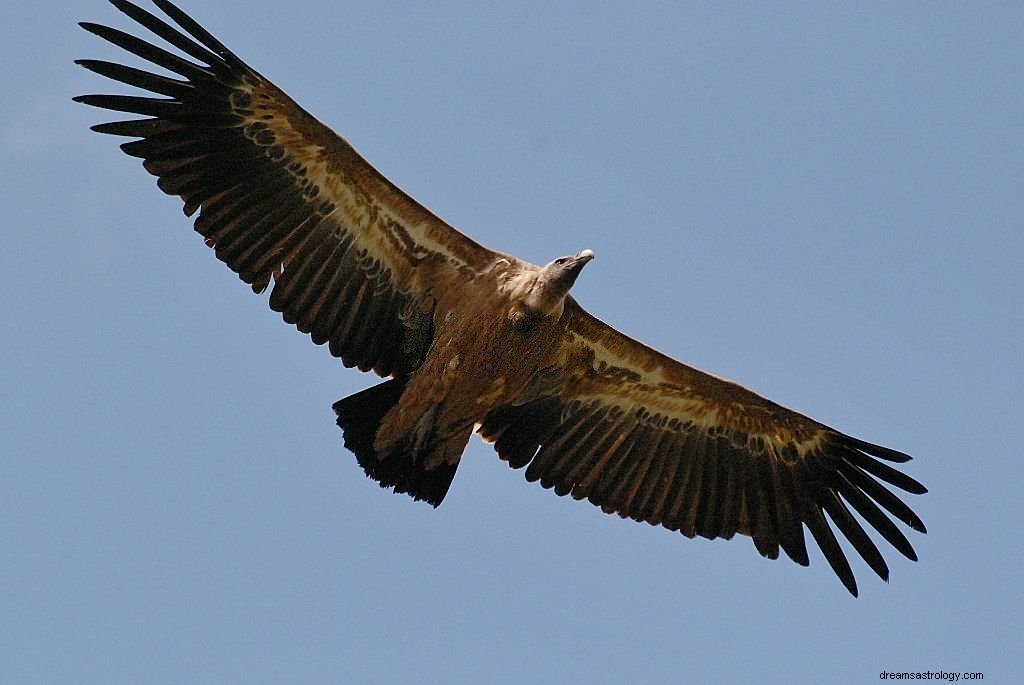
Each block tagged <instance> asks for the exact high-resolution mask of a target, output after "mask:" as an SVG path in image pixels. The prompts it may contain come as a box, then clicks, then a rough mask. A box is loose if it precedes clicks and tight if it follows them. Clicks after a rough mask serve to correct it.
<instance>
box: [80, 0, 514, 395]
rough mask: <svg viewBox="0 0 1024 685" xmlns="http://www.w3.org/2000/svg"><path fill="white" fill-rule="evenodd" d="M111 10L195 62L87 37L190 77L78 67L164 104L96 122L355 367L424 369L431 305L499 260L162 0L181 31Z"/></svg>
mask: <svg viewBox="0 0 1024 685" xmlns="http://www.w3.org/2000/svg"><path fill="white" fill-rule="evenodd" d="M112 2H113V4H114V5H115V6H116V7H117V8H118V9H119V10H121V11H122V12H124V13H125V14H127V15H128V16H129V17H131V18H132V19H134V20H135V21H136V22H138V23H139V24H141V25H142V26H144V27H145V28H147V29H149V30H150V31H152V32H153V33H154V34H156V35H157V36H158V37H160V38H162V39H164V40H165V41H167V42H168V43H169V44H170V45H172V46H174V47H175V48H177V49H178V50H180V51H181V52H182V53H184V54H185V55H187V57H189V58H191V59H186V58H183V57H181V56H179V55H176V54H174V53H172V52H169V51H167V50H164V49H163V48H160V47H157V46H155V45H152V44H150V43H148V42H146V41H143V40H141V39H139V38H136V37H134V36H132V35H130V34H127V33H124V32H122V31H119V30H117V29H113V28H109V27H106V26H100V25H97V24H92V23H83V24H82V26H83V28H85V29H86V30H87V31H90V32H91V33H94V34H96V35H98V36H100V37H101V38H104V39H105V40H107V41H110V42H111V43H113V44H115V45H117V46H119V47H121V48H123V49H125V50H127V51H128V52H131V53H133V54H135V55H137V56H139V57H142V58H143V59H145V60H148V61H149V62H151V63H153V64H154V65H156V66H159V67H163V68H164V69H167V70H169V71H170V72H172V73H174V74H177V75H178V76H180V77H182V78H181V79H178V78H168V77H166V76H162V75H158V74H155V73H151V72H148V71H143V70H140V69H136V68H133V67H129V66H124V65H120V64H115V63H111V62H105V61H99V60H79V61H78V64H81V65H82V66H84V67H86V68H87V69H90V70H92V71H94V72H96V73H98V74H101V75H103V76H106V77H109V78H111V79H113V80H115V81H119V82H122V83H125V84H128V85H131V86H136V87H139V88H142V89H143V90H146V91H150V92H151V93H154V94H157V95H160V96H164V97H138V96H126V95H84V96H79V97H77V98H75V99H76V100H77V101H79V102H83V103H86V104H89V105H93V106H96V107H102V108H105V109H109V110H114V111H117V112H129V113H132V114H137V115H142V116H143V117H145V118H142V119H132V120H129V121H117V122H113V123H107V124H99V125H97V126H94V127H93V129H94V130H96V131H98V132H100V133H109V134H114V135H119V136H128V137H133V138H138V139H139V140H136V141H132V142H128V143H125V144H123V145H122V146H121V148H122V149H123V150H124V151H125V152H126V153H127V154H129V155H131V156H133V157H140V158H142V159H143V160H144V162H143V166H144V167H145V168H146V170H147V171H149V172H150V173H152V174H153V175H155V176H157V178H158V181H157V185H158V186H159V187H160V189H161V190H163V191H164V192H166V193H168V194H170V195H178V196H180V197H181V198H182V200H184V211H185V214H186V215H189V216H192V215H193V214H194V213H195V212H197V211H198V212H199V216H198V217H197V218H196V220H195V229H196V231H198V232H199V233H200V234H202V235H203V237H204V238H205V239H206V243H207V245H209V246H210V247H212V248H213V249H214V252H215V254H216V255H217V257H218V258H219V259H220V260H221V261H223V262H225V263H226V264H227V265H228V266H229V267H230V268H231V269H232V270H233V271H234V272H235V273H237V274H238V275H239V276H240V277H241V279H242V280H243V281H245V282H246V283H248V284H250V285H251V286H252V288H253V290H254V291H256V292H262V291H263V290H265V289H266V288H267V287H268V286H269V285H270V283H271V281H273V282H274V288H273V291H272V292H271V295H270V305H271V307H272V308H274V309H275V310H277V311H279V312H282V313H283V315H284V318H285V320H286V321H288V322H289V323H294V324H296V325H297V326H298V328H299V330H301V331H303V332H306V333H309V334H310V335H311V336H312V338H313V340H314V342H316V343H317V344H322V343H329V347H330V351H331V353H332V354H333V355H335V356H337V357H340V358H341V359H342V360H343V361H344V363H345V364H346V365H348V366H357V367H359V368H360V369H361V370H369V369H373V370H374V371H376V372H377V373H378V374H380V375H382V376H387V375H390V374H396V373H397V374H401V373H407V372H409V371H411V370H413V369H415V368H416V367H417V366H418V365H419V364H420V363H421V362H422V359H423V356H424V355H425V354H426V350H427V349H428V347H429V345H430V341H431V339H432V336H433V319H432V317H433V307H434V305H435V303H436V301H437V300H438V299H439V297H440V295H441V293H443V292H446V291H449V290H450V289H459V288H462V287H464V286H465V284H466V283H467V282H468V281H469V280H471V279H472V278H473V277H474V276H475V275H477V274H479V273H482V272H484V271H486V270H487V269H488V268H490V265H491V264H492V263H493V262H494V260H495V259H496V258H497V257H498V256H499V255H497V254H496V253H494V252H492V251H491V250H488V249H487V248H484V247H482V246H481V245H479V244H477V243H476V242H474V241H472V240H470V239H469V238H467V237H466V236H465V235H463V234H462V233H459V232H458V231H456V230H455V229H454V228H452V227H451V226H449V225H448V224H446V223H445V222H444V221H442V220H441V219H439V218H437V217H436V216H435V215H434V214H432V213H431V212H430V211H429V210H427V209H426V208H424V207H423V206H422V205H420V204H419V203H418V202H416V201H415V200H413V199H412V198H410V197H409V196H408V195H406V194H405V193H403V192H402V191H401V190H400V189H399V188H397V187H396V186H394V185H393V184H392V183H390V182H389V181H388V180H387V179H386V178H384V177H383V176H382V175H381V174H380V173H378V172H377V171H376V170H375V169H374V168H373V167H371V166H370V165H369V164H368V163H367V162H366V161H365V160H364V159H363V158H362V157H361V156H360V155H359V154H358V153H357V152H356V151H355V150H354V149H353V148H352V146H351V145H349V144H348V142H346V141H345V140H344V139H343V138H341V137H340V136H338V135H337V134H335V133H334V132H332V131H331V130H330V129H328V128H327V127H326V126H324V125H323V124H322V123H320V122H319V121H317V120H316V119H315V118H314V117H313V116H311V115H310V114H308V113H307V112H306V111H304V110H303V109H302V108H301V107H299V106H298V105H297V104H295V102H293V101H292V100H291V98H289V97H288V96H287V95H285V93H284V92H282V91H281V90H280V89H278V88H277V87H276V86H274V85H273V84H272V83H270V82H269V81H268V80H267V79H265V78H264V77H263V76H261V75H260V74H259V73H257V72H256V71H255V70H253V69H252V68H250V67H249V66H248V65H246V64H245V63H244V62H242V61H241V60H240V59H239V58H238V57H236V56H235V55H234V54H233V53H232V52H230V51H229V50H228V49H227V48H226V47H224V45H222V44H221V43H220V42H219V41H218V40H217V39H216V38H214V37H213V36H212V35H210V34H209V33H208V32H207V31H206V30H205V29H203V28H202V27H201V26H199V24H197V23H196V22H195V21H194V20H192V19H191V18H189V17H188V16H187V15H186V14H185V13H184V12H182V11H181V10H180V9H178V8H177V7H175V6H174V5H173V4H171V3H170V2H167V0H154V2H155V4H156V5H157V6H158V7H159V8H160V9H161V10H163V12H164V13H165V14H167V16H168V17H170V18H171V19H172V20H173V21H174V23H176V24H177V25H178V27H180V29H183V31H182V30H179V29H178V28H175V27H173V26H171V25H170V24H168V23H166V22H165V21H163V20H162V19H160V18H158V17H156V16H154V15H153V14H150V13H149V12H147V11H145V10H143V9H141V8H139V7H137V6H136V5H134V4H132V3H130V2H128V1H127V0H112Z"/></svg>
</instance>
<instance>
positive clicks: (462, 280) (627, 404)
mask: <svg viewBox="0 0 1024 685" xmlns="http://www.w3.org/2000/svg"><path fill="white" fill-rule="evenodd" d="M111 1H112V2H113V4H114V5H115V6H116V7H117V8H118V9H120V10H121V11H122V12H124V13H125V14H127V15H128V16H129V17H131V18H132V19H134V20H135V21H136V22H138V23H139V24H140V25H142V26H144V27H146V28H147V29H149V30H150V31H152V32H153V33H154V34H156V35H157V36H159V37H161V38H163V39H164V40H165V41H167V42H168V43H169V44H171V45H173V46H174V47H176V48H177V49H178V50H180V51H181V52H182V53H184V54H185V55H187V57H188V58H183V57H181V56H179V55H176V54H174V53H171V52H169V51H167V50H164V49H162V48H159V47H157V46H155V45H152V44H150V43H148V42H146V41H143V40H141V39H139V38H136V37H134V36H132V35H130V34H127V33H124V32H122V31H119V30H116V29H112V28H108V27H105V26H100V25H97V24H89V23H84V24H83V25H82V26H83V27H84V28H86V29H87V30H88V31H90V32H92V33H95V34H96V35H98V36H100V37H102V38H104V39H106V40H108V41H110V42H112V43H114V44H115V45H118V46H120V47H122V48H124V49H125V50H127V51H129V52H131V53H133V54H135V55H137V56H139V57H141V58H143V59H145V60H148V61H149V62H151V63H153V64H156V65H158V66H160V67H162V68H164V69H165V70H168V71H170V72H171V73H173V74H174V75H175V77H167V76H162V75H159V74H155V73H151V72H147V71H143V70H140V69H136V68H133V67H128V66H123V65H119V64H114V63H110V62H104V61H98V60H80V61H79V63H80V64H82V65H83V66H85V67H87V68H88V69H90V70H92V71H94V72H97V73H99V74H101V75H104V76H107V77H109V78H111V79H114V80H116V81H120V82H122V83H126V84H129V85H131V86H135V87H139V88H142V89H144V90H147V91H150V92H152V93H155V94H157V95H160V96H162V97H157V98H152V97H137V96H123V95H87V96H80V97H78V98H76V100H78V101H80V102H85V103H87V104H90V105H94V106H97V107H102V108H105V109H108V110H114V111H121V112H129V113H132V114H136V115H142V116H143V118H141V119H129V120H126V121H116V122H112V123H107V124H99V125H97V126H95V127H93V128H94V129H95V130H97V131H99V132H102V133H108V134H114V135H120V136H127V137H131V138H135V139H136V140H134V141H131V142H128V143H125V144H124V145H122V149H123V150H124V151H125V152H126V153H127V154H129V155H132V156H135V157H140V158H142V159H143V160H144V161H143V164H144V166H145V168H146V169H147V170H148V171H149V172H150V173H152V174H153V175H155V176H157V178H158V181H157V183H158V185H159V187H160V188H161V189H162V190H163V191H164V192H166V193H168V194H172V195H177V196H179V197H181V198H182V200H183V201H184V210H185V213H186V214H187V215H189V216H192V215H194V214H196V212H198V216H196V219H195V229H196V231H198V232H199V233H200V234H201V235H202V236H203V237H204V239H205V241H206V244H207V245H209V246H210V247H211V248H213V250H214V252H215V254H216V256H217V257H218V258H219V259H220V260H221V261H223V262H225V263H226V264H227V265H228V266H229V267H230V268H231V269H232V270H233V271H235V272H236V273H237V274H238V275H239V277H240V278H241V279H242V280H243V281H245V282H246V283H248V284H249V285H250V286H252V288H253V290H254V291H256V292H262V291H264V290H265V289H267V288H268V287H270V286H271V285H272V286H273V287H272V290H271V293H270V298H269V303H270V306H271V308H273V309H274V310H276V311H279V312H281V313H282V315H283V317H284V319H285V321H287V322H288V323H292V324H295V325H296V327H297V328H298V329H299V330H300V331H303V332H304V333H308V334H309V335H310V337H311V338H312V339H313V341H314V342H315V343H317V344H326V345H327V347H328V349H329V350H330V352H331V354H332V355H334V356H336V357H339V358H340V359H341V360H342V361H343V362H344V364H345V365H346V366H355V367H357V368H359V369H360V370H362V371H370V370H372V371H374V372H375V373H377V374H378V375H380V376H382V377H384V378H386V379H387V380H385V381H384V382H382V383H380V384H379V385H376V386H373V387H370V388H368V389H366V390H364V391H362V392H359V393H356V394H355V395H352V396H350V397H347V398H344V399H342V400H339V401H338V402H337V403H336V404H335V405H334V410H335V413H336V415H337V421H338V425H339V426H340V427H341V428H342V430H343V431H344V440H345V445H346V447H348V448H349V449H350V450H351V451H352V452H353V453H354V454H355V456H356V458H357V460H358V462H359V464H360V465H361V466H362V468H363V469H364V471H365V472H366V473H367V475H369V476H370V477H371V478H373V479H374V480H376V481H378V482H379V483H380V484H381V485H382V486H384V487H390V488H393V489H394V490H395V491H396V492H406V493H408V494H410V495H412V496H413V497H415V498H416V499H422V500H426V501H427V502H429V503H431V504H433V505H435V506H437V505H438V504H440V503H441V501H442V500H443V499H444V496H445V494H446V493H447V491H448V488H449V486H450V484H451V482H452V478H453V477H454V475H455V470H456V468H457V466H458V464H459V461H460V459H461V458H462V454H463V452H464V450H465V446H466V443H467V442H468V441H469V439H470V437H471V436H472V433H473V432H474V431H477V432H479V434H480V435H481V436H482V437H483V438H484V440H487V441H489V442H491V443H493V444H494V447H495V449H496V450H497V452H498V455H499V456H500V457H501V458H502V459H504V460H505V461H507V462H508V463H509V464H510V465H511V466H512V467H514V468H523V467H525V468H526V477H527V479H529V480H539V481H540V483H541V485H543V486H544V487H547V488H552V489H554V491H555V492H556V493H557V494H560V495H571V496H572V497H574V498H576V499H587V500H589V501H590V502H592V503H593V504H596V505H598V506H600V507H601V508H602V509H603V510H604V511H606V512H615V513H618V514H619V515H621V516H623V517H629V518H633V519H635V520H638V521H646V522H648V523H651V524H660V525H663V526H664V527H666V528H668V529H670V530H678V531H680V532H682V533H683V534H684V535H687V536H689V537H693V536H695V535H701V536H704V537H707V538H715V537H722V538H726V539H728V538H731V537H732V536H734V535H735V534H736V533H740V534H742V535H748V536H750V537H751V538H752V539H753V542H754V545H755V547H756V548H757V550H758V551H759V552H760V553H761V554H762V555H764V556H766V557H769V558H776V557H778V556H779V551H780V549H781V550H782V551H784V552H785V553H786V554H787V555H788V556H789V557H790V558H792V559H793V560H794V561H796V562H797V563H800V564H803V565H806V564H807V563H808V556H807V551H806V547H805V542H804V527H806V528H807V530H809V531H810V532H811V534H812V536H813V537H814V539H815V541H816V542H817V543H818V545H819V546H820V547H821V549H822V551H823V552H824V554H825V558H826V559H827V560H828V562H829V564H830V565H831V566H832V568H833V570H834V571H835V572H836V574H837V575H838V576H839V577H840V579H841V580H842V582H843V583H844V585H845V586H846V587H847V589H849V591H850V592H851V593H853V594H856V592H857V588H856V583H855V581H854V577H853V572H852V570H851V569H850V567H849V564H848V562H847V559H846V557H845V554H844V552H843V551H842V548H841V547H840V545H839V543H838V541H837V539H836V537H835V534H834V533H833V531H832V528H831V526H830V524H829V521H828V520H826V518H825V516H826V515H827V516H828V519H829V520H831V522H832V524H834V525H835V526H837V527H838V528H839V530H840V531H841V532H842V533H843V534H844V535H845V537H846V538H847V540H848V541H849V542H850V544H852V545H853V547H854V548H855V549H856V551H857V552H858V553H859V554H860V555H861V556H862V557H863V558H864V560H865V561H866V562H867V563H868V565H869V566H870V567H871V568H872V570H874V571H875V572H876V573H877V574H878V575H879V576H880V577H882V578H884V579H887V578H888V566H887V565H886V563H885V561H884V560H883V559H882V556H881V554H880V552H879V551H878V549H877V547H876V546H875V544H874V542H872V540H871V538H870V537H869V536H868V534H867V533H866V532H865V531H864V529H863V527H862V526H861V521H865V522H867V523H868V524H869V525H870V526H871V527H872V528H874V529H875V531H876V532H877V533H879V534H880V535H881V536H882V537H883V538H884V539H885V540H886V541H887V542H889V543H890V544H891V545H893V546H894V547H895V548H896V549H897V550H898V551H900V552H901V553H902V554H903V555H905V556H907V557H908V558H911V559H916V553H915V552H914V550H913V547H912V546H911V545H910V543H909V541H907V539H906V537H905V536H904V535H903V533H902V532H900V530H899V529H898V527H897V526H896V525H895V524H894V522H893V521H892V519H890V516H892V517H893V518H895V519H897V520H899V521H901V522H903V523H904V524H905V525H907V526H909V527H910V528H912V529H914V530H918V531H922V532H923V531H924V524H923V523H922V522H921V520H920V519H919V518H918V517H917V516H916V514H914V513H913V511H911V510H910V508H909V507H908V506H907V505H906V504H904V503H903V502H902V501H901V500H900V499H899V498H898V497H896V495H894V494H893V493H892V492H891V491H890V490H889V489H888V488H887V487H886V486H885V485H883V482H884V483H888V484H890V485H893V486H896V487H898V488H900V489H903V490H905V491H907V492H911V493H923V492H925V488H924V487H923V486H922V485H921V484H920V483H918V482H917V481H916V480H914V479H913V478H910V477H909V476H907V475H905V474H903V473H902V472H900V471H897V470H896V469H894V468H892V467H890V466H888V465H886V464H885V463H883V462H885V461H888V462H896V463H901V462H906V461H908V460H909V459H910V457H909V456H907V455H905V454H903V453H901V452H897V451H895V450H891V449H888V448H885V447H882V446H880V445H875V444H872V443H869V442H865V441H863V440H858V439H856V438H853V437H850V436H848V435H845V434H843V433H841V432H839V431H837V430H835V429H832V428H830V427H828V426H826V425H824V424H821V423H819V422H817V421H815V420H813V419H810V418H808V417H807V416H804V415H803V414H800V413H798V412H795V411H792V410H789V409H786V408H784V407H781V406H779V405H777V404H775V403H774V402H771V401H770V400H767V399H765V398H763V397H761V396H759V395H757V394H755V393H753V392H751V391H750V390H747V389H746V388H743V387H742V386H740V385H738V384H736V383H733V382H731V381H727V380H725V379H722V378H718V377H716V376H713V375H711V374H708V373H705V372H703V371H700V370H698V369H694V368H692V367H689V366H687V365H685V364H682V363H680V362H678V361H676V360H674V359H672V358H670V357H668V356H666V355H664V354H661V353H660V352H657V351H655V350H653V349H652V348H650V347H648V346H646V345H644V344H642V343H640V342H638V341H636V340H634V339H632V338H630V337H628V336H626V335H624V334H622V333H620V332H619V331H617V330H615V329H614V328H612V327H610V326H608V325H606V324H604V323H603V322H601V321H600V320H598V319H597V318H595V317H594V316H592V315H590V314H589V313H587V312H586V311H585V310H584V309H583V308H582V307H581V306H580V305H579V304H578V303H577V302H576V301H575V300H574V299H573V298H572V296H571V295H569V291H570V289H571V288H572V286H573V284H574V283H575V281H576V278H577V277H578V276H579V274H580V271H581V270H582V269H583V267H584V266H585V265H586V264H587V263H588V262H589V261H590V260H591V259H592V258H593V252H591V251H590V250H583V251H581V252H579V253H578V254H576V255H571V256H567V257H560V258H558V259H556V260H554V261H552V262H551V263H549V264H547V265H546V266H543V267H540V266H534V265H532V264H528V263H526V262H524V261H522V260H520V259H518V258H516V257H514V256H511V255H508V254H504V253H501V252H497V251H494V250H491V249H488V248H486V247H483V246H482V245H480V244H478V243H476V242H475V241H473V240H472V239H470V238H468V237H467V236H465V235H463V234H462V233H460V232H458V231H457V230H455V229H454V228H452V227H451V226H449V225H448V224H447V223H445V222H444V221H442V220H441V219H439V218H438V217H437V216H435V215H434V214H433V213H431V212H430V211H428V210H427V209H426V208H424V207H423V206H422V205H421V204H419V203H418V202H416V201H415V200H413V199H412V198H411V197H409V196H408V195H406V194H405V193H403V192H402V191H401V190H399V189H398V187H397V186H395V185H394V184H392V183H391V182H390V181H388V180H387V179H386V178H384V177H383V176H382V175H381V174H380V173H379V172H377V171H376V170H375V169H374V168H373V167H372V166H370V165H369V164H368V163H367V162H366V161H365V160H364V159H363V158H362V157H361V156H360V155H359V154H358V153H357V152H356V151H355V149H354V148H353V147H352V146H351V145H350V144H349V143H348V142H347V141H345V140H344V139H343V138H341V137H340V136H338V135H336V134H335V133H333V132H332V131H331V130H330V129H328V128H327V127H326V126H324V125H323V124H322V123H320V122H319V121H317V120H316V119H315V118H313V117H312V116H311V115H310V114H309V113H307V112H306V111H305V110H303V109H302V108H301V107H299V106H298V105H297V104H296V103H295V102H293V101H292V100H291V99H290V98H289V97H288V96H287V95H285V94H284V92H283V91H281V90H280V89H279V88H277V87H276V86H275V85H273V84H272V83H270V82H269V81H268V80H267V79H265V78H264V77H263V76H261V75H260V74H259V73H258V72H256V71H255V70H253V69H252V68H251V67H249V66H248V65H247V64H245V63H244V62H242V61H241V60H240V59H239V58H238V57H237V56H235V55H234V54H233V53H232V52H230V51H229V50H228V49H227V48H226V47H224V46H223V45H222V44H221V43H220V42H219V41H217V40H216V39H215V38H214V37H213V36H212V35H211V34H209V33H208V32H207V31H206V30H205V29H203V28H202V27H201V26H199V25H198V24H197V23H196V22H195V21H194V20H192V19H191V18H189V17H188V16H187V15H186V14H185V13H184V12H182V11H181V10H180V9H178V8H177V7H175V6H174V5H172V4H171V3H170V2H168V1H167V0H154V2H155V3H156V5H157V6H158V7H159V8H160V9H161V10H163V12H164V13H165V14H167V15H168V16H169V17H170V18H171V19H172V20H173V21H174V23H176V24H177V25H178V26H179V27H180V28H181V29H183V30H184V32H182V31H181V30H179V29H178V28H175V27H173V26H171V25H170V24H168V23H166V22H165V21H164V20H162V19H160V18H158V17H156V16H155V15H153V14H150V13H149V12H146V11H145V10H142V9H141V8H139V7H137V6H135V5H133V4H131V3H130V2H128V1H127V0H111ZM178 77H180V78H178ZM851 508H852V511H851ZM854 512H855V513H856V514H857V515H859V519H858V518H855V517H854V515H853V513H854Z"/></svg>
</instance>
